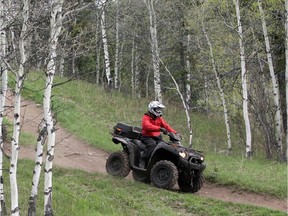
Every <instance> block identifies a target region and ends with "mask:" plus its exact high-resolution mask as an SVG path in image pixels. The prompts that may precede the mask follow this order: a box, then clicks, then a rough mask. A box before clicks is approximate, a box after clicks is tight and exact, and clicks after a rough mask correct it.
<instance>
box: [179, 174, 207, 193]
mask: <svg viewBox="0 0 288 216" xmlns="http://www.w3.org/2000/svg"><path fill="white" fill-rule="evenodd" d="M203 183H204V175H203V173H202V172H201V173H199V174H197V175H196V176H195V177H194V178H192V179H191V178H190V177H187V176H184V175H183V176H182V175H180V176H179V179H178V185H179V188H180V191H182V192H190V193H196V192H197V191H199V190H200V189H201V187H202V186H203Z"/></svg>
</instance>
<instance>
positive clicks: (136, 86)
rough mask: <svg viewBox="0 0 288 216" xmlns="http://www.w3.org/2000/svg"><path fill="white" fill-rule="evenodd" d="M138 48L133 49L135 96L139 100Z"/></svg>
mask: <svg viewBox="0 0 288 216" xmlns="http://www.w3.org/2000/svg"><path fill="white" fill-rule="evenodd" d="M137 50H138V47H137V45H136V47H135V95H136V96H137V97H138V98H140V96H141V94H140V86H139V85H140V70H139V53H138V51H137Z"/></svg>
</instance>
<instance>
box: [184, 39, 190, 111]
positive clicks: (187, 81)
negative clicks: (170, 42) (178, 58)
mask: <svg viewBox="0 0 288 216" xmlns="http://www.w3.org/2000/svg"><path fill="white" fill-rule="evenodd" d="M190 40H191V39H190V35H188V36H187V50H188V53H190V52H189V51H190ZM186 71H187V72H186V85H185V91H186V99H185V101H186V105H187V106H189V109H190V105H191V104H190V103H191V85H190V82H191V63H190V60H189V56H188V55H186Z"/></svg>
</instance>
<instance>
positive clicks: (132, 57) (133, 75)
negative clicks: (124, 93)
mask: <svg viewBox="0 0 288 216" xmlns="http://www.w3.org/2000/svg"><path fill="white" fill-rule="evenodd" d="M134 52H135V40H134V38H133V41H132V51H131V92H132V95H134V94H135V82H134V78H135V72H134V55H135V54H134Z"/></svg>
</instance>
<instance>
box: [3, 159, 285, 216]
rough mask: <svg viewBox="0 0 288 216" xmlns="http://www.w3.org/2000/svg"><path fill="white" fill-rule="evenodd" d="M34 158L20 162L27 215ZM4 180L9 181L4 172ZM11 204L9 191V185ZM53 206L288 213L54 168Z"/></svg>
mask: <svg viewBox="0 0 288 216" xmlns="http://www.w3.org/2000/svg"><path fill="white" fill-rule="evenodd" d="M32 170H33V162H32V161H30V160H21V161H19V165H18V185H19V194H20V199H19V204H20V215H27V206H28V198H29V195H30V190H31V179H32ZM4 182H9V177H8V172H4ZM5 189H6V190H5V195H6V200H7V203H6V205H7V207H8V208H9V205H10V204H9V196H10V195H9V191H8V190H7V187H5ZM42 191H43V179H42V180H41V184H40V185H39V196H38V204H37V215H40V216H41V215H43V209H44V207H43V195H42V194H43V192H42ZM53 210H54V214H55V215H57V216H71V215H73V216H84V215H85V216H100V215H101V216H102V215H103V216H113V215H115V216H116V215H117V216H128V215H131V216H147V215H157V216H176V215H179V216H180V215H181V216H182V215H187V216H195V215H197V216H240V215H245V216H271V215H273V216H285V215H286V214H285V212H280V211H274V210H269V209H266V208H260V207H255V206H250V205H240V204H234V203H227V202H222V201H218V200H214V199H208V198H202V197H199V196H198V195H193V194H181V193H176V192H173V191H166V190H161V189H158V188H155V187H152V186H148V185H146V184H141V183H138V182H135V181H132V180H123V179H116V178H112V177H109V176H106V175H105V176H104V175H100V174H89V173H85V172H82V171H79V170H67V169H62V168H55V169H54V171H53Z"/></svg>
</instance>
